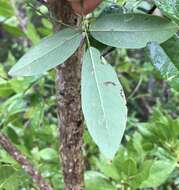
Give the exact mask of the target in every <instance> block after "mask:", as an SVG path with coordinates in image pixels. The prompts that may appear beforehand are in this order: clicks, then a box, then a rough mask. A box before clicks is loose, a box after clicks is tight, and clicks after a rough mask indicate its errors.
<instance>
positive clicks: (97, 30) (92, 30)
mask: <svg viewBox="0 0 179 190" xmlns="http://www.w3.org/2000/svg"><path fill="white" fill-rule="evenodd" d="M171 29H177V27H170V28H166V29H165V30H171ZM156 31H160V32H161V28H160V29H156V30H113V29H111V30H104V29H102V30H100V29H96V30H95V29H91V30H90V32H156Z"/></svg>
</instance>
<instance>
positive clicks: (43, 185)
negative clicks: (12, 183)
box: [0, 133, 53, 190]
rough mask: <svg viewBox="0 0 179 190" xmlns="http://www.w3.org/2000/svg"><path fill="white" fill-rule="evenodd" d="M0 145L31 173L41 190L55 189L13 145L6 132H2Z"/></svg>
mask: <svg viewBox="0 0 179 190" xmlns="http://www.w3.org/2000/svg"><path fill="white" fill-rule="evenodd" d="M0 145H1V146H2V147H3V148H4V149H5V150H6V151H7V152H8V153H9V154H10V155H11V156H12V157H13V158H14V160H16V161H17V162H18V163H19V164H20V165H21V167H22V168H23V169H24V170H25V171H26V172H27V173H28V174H29V176H30V177H31V178H32V180H33V182H35V183H36V184H37V185H38V187H39V189H41V190H53V188H52V187H51V186H50V184H48V183H47V182H46V181H45V180H44V178H43V177H42V176H41V174H40V173H39V172H38V171H37V170H36V169H35V168H34V167H33V166H32V164H31V163H30V162H29V161H28V160H27V158H26V157H25V156H24V155H23V154H22V153H21V152H20V151H19V150H18V149H17V148H16V147H15V146H14V145H13V143H12V142H11V141H10V140H9V139H8V137H6V136H5V135H4V134H2V133H0Z"/></svg>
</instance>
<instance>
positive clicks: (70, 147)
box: [49, 0, 84, 190]
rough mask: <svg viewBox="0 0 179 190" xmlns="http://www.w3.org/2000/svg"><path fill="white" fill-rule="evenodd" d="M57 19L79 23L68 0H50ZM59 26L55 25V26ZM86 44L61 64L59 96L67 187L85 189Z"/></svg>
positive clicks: (61, 148) (72, 24)
mask: <svg viewBox="0 0 179 190" xmlns="http://www.w3.org/2000/svg"><path fill="white" fill-rule="evenodd" d="M49 6H50V10H51V12H52V14H53V16H55V19H58V20H61V21H62V22H63V23H66V24H68V25H71V26H79V24H80V20H81V18H80V17H78V16H76V15H75V14H74V13H73V11H72V9H71V8H70V6H69V5H68V3H67V2H66V1H65V0H60V1H59V0H50V1H49ZM58 29H59V26H58V25H55V30H58ZM81 58H82V47H81V48H79V49H78V50H77V52H76V53H75V54H74V55H73V56H72V57H71V58H69V59H68V60H67V61H66V62H65V63H64V64H63V65H60V66H59V67H58V68H57V80H56V86H57V99H58V116H59V132H60V155H61V163H62V170H63V176H64V184H65V190H83V189H84V161H83V156H82V153H81V150H82V146H83V138H82V137H83V128H82V111H81V97H80V81H81V78H80V75H81Z"/></svg>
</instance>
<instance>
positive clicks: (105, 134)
mask: <svg viewBox="0 0 179 190" xmlns="http://www.w3.org/2000/svg"><path fill="white" fill-rule="evenodd" d="M82 109H83V113H84V117H85V121H86V124H87V127H88V130H89V132H90V134H91V136H92V137H93V139H94V141H95V142H96V144H97V145H98V146H99V149H100V150H101V152H102V153H103V154H104V155H105V156H106V157H107V158H109V159H112V158H113V157H114V155H115V153H116V151H117V149H118V148H119V145H120V142H121V139H122V136H123V134H124V130H125V126H126V120H127V107H126V100H125V95H124V92H123V89H122V86H121V84H120V83H119V81H118V77H117V75H116V73H115V71H114V70H113V68H112V66H111V65H109V64H102V61H101V59H100V52H99V51H98V50H97V49H95V48H89V49H88V50H87V52H86V54H85V56H84V61H83V67H82Z"/></svg>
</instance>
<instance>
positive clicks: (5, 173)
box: [0, 165, 20, 190]
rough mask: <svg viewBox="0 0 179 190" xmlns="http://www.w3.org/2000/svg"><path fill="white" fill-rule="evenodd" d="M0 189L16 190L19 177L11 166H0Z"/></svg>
mask: <svg viewBox="0 0 179 190" xmlns="http://www.w3.org/2000/svg"><path fill="white" fill-rule="evenodd" d="M0 171H1V172H0V189H7V190H14V189H18V186H19V184H20V177H19V174H18V172H16V170H15V168H13V167H12V166H7V165H6V166H5V165H4V166H3V165H0Z"/></svg>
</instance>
